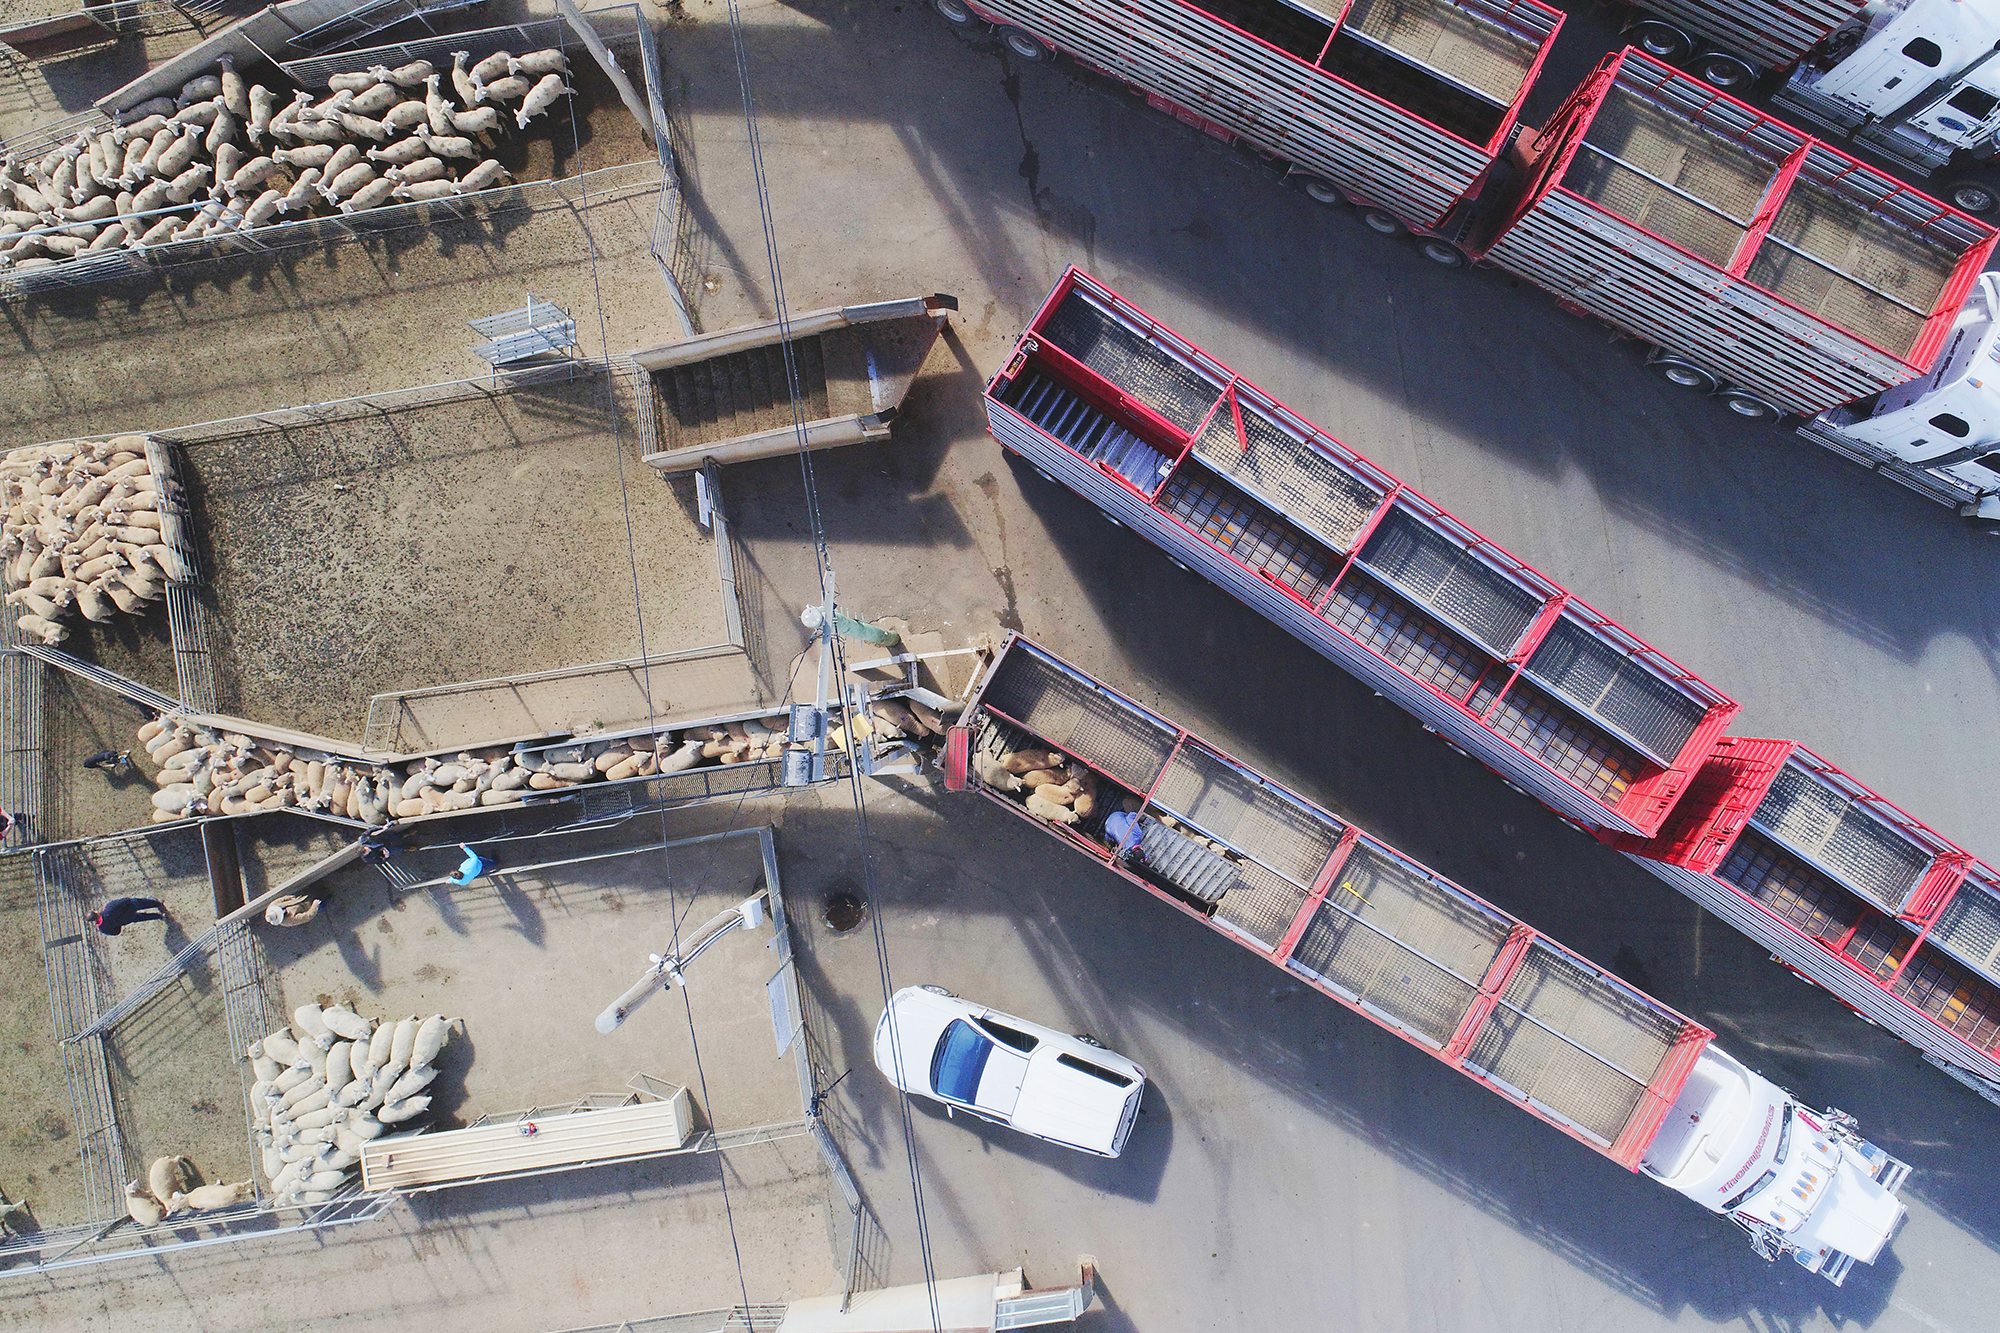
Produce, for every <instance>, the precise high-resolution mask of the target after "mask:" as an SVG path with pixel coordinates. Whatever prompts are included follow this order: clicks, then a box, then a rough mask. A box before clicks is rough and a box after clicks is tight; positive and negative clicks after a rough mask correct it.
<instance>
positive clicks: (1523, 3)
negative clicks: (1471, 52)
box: [964, 0, 1568, 232]
mask: <svg viewBox="0 0 2000 1333" xmlns="http://www.w3.org/2000/svg"><path fill="white" fill-rule="evenodd" d="M964 3H965V6H966V8H967V9H969V10H971V11H972V12H973V13H974V14H976V15H978V16H979V17H980V18H981V19H984V20H985V21H986V22H988V23H992V24H995V25H1006V26H1020V23H1021V20H1018V19H1014V18H1009V17H1006V16H1005V15H1003V14H1001V13H999V12H998V11H996V10H994V9H991V8H989V7H988V6H987V5H982V4H980V3H977V0H964ZM1172 3H1173V4H1175V5H1176V6H1178V7H1179V8H1181V9H1185V10H1188V11H1190V12H1193V13H1197V14H1200V15H1201V16H1202V18H1203V19H1205V20H1207V21H1208V22H1210V23H1213V24H1215V25H1216V26H1218V27H1221V28H1225V29H1227V30H1228V31H1230V32H1232V33H1235V34H1236V35H1237V36H1239V37H1242V38H1244V39H1245V40H1247V41H1251V42H1255V43H1256V44H1257V45H1259V46H1261V47H1263V48H1265V49H1266V50H1267V51H1269V52H1271V53H1272V55H1274V56H1276V57H1278V58H1280V59H1283V60H1288V61H1291V62H1292V63H1294V64H1297V65H1299V66H1301V67H1303V68H1306V69H1310V70H1312V71H1313V72H1314V73H1315V74H1317V75H1319V76H1320V77H1321V78H1324V79H1328V80H1330V81H1331V82H1334V83H1338V84H1339V85H1341V86H1342V87H1343V88H1347V89H1349V90H1350V91H1352V92H1353V93H1354V94H1355V95H1357V96H1360V97H1365V98H1367V99H1368V100H1369V101H1371V102H1374V103H1376V104H1377V105H1380V106H1384V107H1387V108H1389V109H1390V110H1392V111H1394V112H1396V113H1397V114H1398V115H1401V116H1405V117H1407V118H1408V119H1410V120H1411V121H1413V122H1415V123H1416V124H1418V125H1421V126H1423V127H1424V128H1425V129H1427V130H1429V131H1431V132H1432V133H1434V134H1439V135H1443V136H1444V137H1446V138H1448V139H1452V140H1455V141H1457V142H1458V143H1462V144H1465V145H1466V146H1467V147H1470V148H1474V149H1477V150H1478V151H1480V152H1482V153H1484V154H1485V155H1486V156H1487V158H1488V159H1489V161H1488V163H1487V169H1486V171H1484V172H1482V173H1481V174H1480V175H1479V177H1478V178H1477V179H1475V180H1474V181H1473V183H1472V184H1471V186H1469V187H1468V188H1467V189H1466V191H1465V192H1464V193H1463V194H1461V195H1460V196H1459V198H1458V201H1457V203H1456V204H1454V205H1453V206H1452V207H1451V208H1450V209H1447V210H1446V214H1445V216H1444V217H1439V218H1430V219H1423V218H1405V219H1403V221H1404V222H1405V224H1406V225H1409V226H1410V227H1411V228H1412V230H1415V231H1418V232H1427V231H1429V230H1431V229H1432V228H1434V227H1437V226H1441V225H1443V224H1444V222H1445V220H1446V218H1448V217H1449V216H1450V215H1451V214H1452V213H1455V212H1456V211H1457V209H1458V207H1459V206H1460V205H1463V204H1464V203H1465V201H1466V200H1468V199H1471V198H1473V197H1475V196H1477V195H1478V194H1479V192H1480V189H1481V187H1482V186H1483V185H1484V183H1485V181H1486V178H1487V177H1488V176H1489V175H1490V174H1491V173H1492V166H1493V162H1494V161H1497V160H1498V158H1499V155H1500V153H1501V152H1502V151H1503V150H1504V148H1505V146H1506V144H1507V140H1508V137H1509V136H1510V135H1511V134H1512V133H1513V132H1514V128H1515V126H1516V125H1517V124H1518V123H1519V122H1520V117H1521V108H1522V107H1523V106H1524V105H1525V104H1526V103H1527V100H1528V94H1529V93H1531V92H1533V91H1534V87H1535V80H1536V79H1538V78H1540V77H1541V73H1542V66H1543V65H1544V64H1545V63H1546V62H1547V61H1548V58H1549V51H1550V49H1551V48H1552V47H1554V46H1555V41H1556V36H1557V34H1559V33H1560V32H1561V31H1562V25H1563V22H1564V20H1565V19H1566V18H1567V17H1568V16H1567V15H1565V14H1564V13H1563V12H1562V11H1561V10H1558V9H1555V8H1553V7H1552V6H1549V5H1545V4H1542V3H1541V0H1506V3H1504V4H1500V3H1497V2H1496V4H1495V8H1499V9H1501V10H1503V11H1508V12H1511V11H1513V10H1517V9H1520V10H1528V9H1532V10H1537V11H1539V12H1540V13H1541V14H1542V15H1544V16H1545V17H1547V18H1548V19H1549V20H1551V22H1552V26H1551V27H1550V29H1549V34H1548V36H1547V37H1545V38H1544V39H1543V40H1542V44H1541V47H1540V48H1539V49H1538V50H1537V51H1536V52H1535V58H1534V60H1533V61H1532V62H1531V63H1530V64H1529V66H1528V72H1527V75H1526V76H1525V77H1524V78H1523V79H1522V80H1521V88H1520V91H1519V92H1517V93H1516V94H1515V95H1514V100H1513V102H1512V103H1511V104H1510V105H1508V106H1507V107H1506V109H1505V110H1504V112H1503V114H1502V116H1501V119H1500V124H1499V126H1498V127H1497V128H1496V129H1495V130H1494V132H1493V133H1492V134H1491V135H1490V136H1488V138H1487V140H1486V142H1484V143H1474V142H1473V141H1472V140H1470V139H1466V138H1463V137H1461V136H1460V135H1457V134H1454V133H1453V132H1452V131H1450V130H1447V129H1444V128H1443V127H1441V126H1438V125H1434V124H1432V123H1431V122H1430V121H1428V120H1425V119H1424V118H1423V117H1422V116H1419V115H1417V114H1416V113H1415V112H1413V111H1409V110H1407V109H1405V108H1403V107H1401V106H1398V105H1397V104H1396V103H1394V102H1391V101H1389V100H1388V99H1387V98H1385V97H1382V96H1381V95H1380V94H1378V93H1373V92H1370V91H1369V90H1368V89H1366V88H1363V87H1361V86H1360V85H1359V84H1355V83H1352V82H1350V81H1348V80H1347V79H1343V78H1341V77H1340V76H1339V75H1337V74H1334V73H1332V72H1331V71H1329V70H1326V69H1322V68H1321V67H1320V63H1319V62H1320V61H1323V60H1325V59H1326V54H1327V52H1328V51H1329V50H1330V49H1332V46H1333V39H1334V38H1335V37H1336V36H1338V35H1339V34H1340V32H1341V30H1342V29H1343V28H1344V27H1345V26H1346V24H1347V16H1348V11H1349V10H1350V9H1351V8H1352V7H1353V0H1339V13H1338V16H1337V17H1336V16H1334V15H1332V14H1328V13H1325V12H1321V11H1316V15H1317V17H1320V18H1324V19H1326V20H1328V21H1329V22H1330V23H1331V24H1332V26H1333V30H1332V31H1331V32H1330V33H1328V34H1327V39H1326V42H1325V44H1324V45H1322V46H1321V47H1320V52H1319V56H1318V59H1316V60H1313V61H1306V60H1302V59H1300V58H1299V57H1298V56H1296V55H1293V54H1292V53H1291V52H1290V51H1286V50H1284V49H1283V48H1282V47H1278V46H1274V45H1273V44H1272V43H1270V42H1268V41H1266V40H1265V39H1264V38H1262V37H1259V36H1257V35H1256V34H1255V33H1252V32H1246V31H1244V30H1243V29H1242V28H1239V27H1237V26H1236V25H1235V24H1233V23H1230V22H1228V21H1227V20H1225V19H1222V18H1218V17H1217V16H1215V15H1214V14H1211V13H1209V12H1208V11H1207V10H1205V9H1203V8H1202V7H1201V6H1200V5H1198V4H1193V3H1190V0H1172ZM1024 31H1026V29H1024ZM1032 35H1033V36H1034V37H1035V38H1036V39H1037V40H1039V41H1041V42H1043V43H1044V44H1046V45H1047V46H1049V47H1050V48H1051V49H1053V50H1057V51H1061V52H1062V53H1063V54H1064V55H1066V56H1068V57H1069V58H1070V59H1072V60H1074V61H1076V62H1077V63H1078V64H1080V65H1083V66H1085V67H1086V68H1088V69H1090V70H1092V71H1093V72H1095V73H1098V74H1102V75H1103V76H1105V77H1106V78H1109V79H1112V80H1115V81H1116V82H1118V83H1122V84H1124V85H1125V86H1126V87H1128V88H1131V89H1133V90H1134V91H1135V92H1138V93H1141V94H1143V95H1144V96H1145V98H1146V102H1147V104H1148V105H1149V106H1151V107H1152V108H1153V109H1154V110H1156V111H1164V112H1166V113H1167V114H1168V115H1170V116H1173V117H1174V118H1175V119H1176V120H1179V121H1181V122H1182V123H1183V124H1186V125H1190V126H1193V127H1194V128H1196V129H1199V130H1201V131H1202V132H1203V133H1205V134H1208V135H1211V136H1212V137H1214V138H1217V139H1220V140H1222V141H1223V142H1225V143H1232V142H1234V141H1235V140H1236V139H1238V138H1241V137H1243V136H1242V135H1241V134H1239V133H1238V132H1237V131H1235V130H1232V129H1230V128H1229V127H1228V126H1227V125H1224V124H1221V123H1220V122H1218V121H1215V120H1212V119H1210V118H1209V117H1207V116H1204V115H1202V114H1201V113H1200V112H1198V111H1193V110H1190V109H1189V108H1187V107H1184V106H1182V105H1180V104H1179V103H1178V102H1175V101H1173V100H1172V99H1170V98H1168V97H1166V96H1164V95H1163V94H1161V93H1158V92H1155V91H1153V90H1152V89H1150V88H1146V87H1143V86H1141V85H1138V84H1135V83H1133V82H1132V81H1131V80H1130V79H1128V78H1126V77H1125V76H1124V75H1123V74H1120V73H1119V72H1118V71H1116V70H1112V69H1106V68H1104V67H1103V66H1102V65H1099V64H1097V63H1096V62H1095V61H1093V60H1091V59H1089V58H1088V57H1087V56H1084V55H1081V54H1079V53H1077V52H1075V51H1072V50H1070V49H1069V48H1068V47H1065V46H1063V45H1061V44H1060V43H1058V42H1056V41H1054V40H1053V39H1051V38H1049V37H1047V36H1046V35H1044V34H1042V33H1039V32H1037V33H1033V34H1032ZM1259 151H1263V150H1259ZM1343 193H1346V194H1348V197H1349V199H1350V201H1351V202H1353V203H1356V204H1363V205H1374V204H1375V201H1374V200H1371V199H1365V198H1361V197H1359V196H1357V195H1354V194H1353V193H1352V192H1350V191H1345V190H1344V191H1343Z"/></svg>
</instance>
